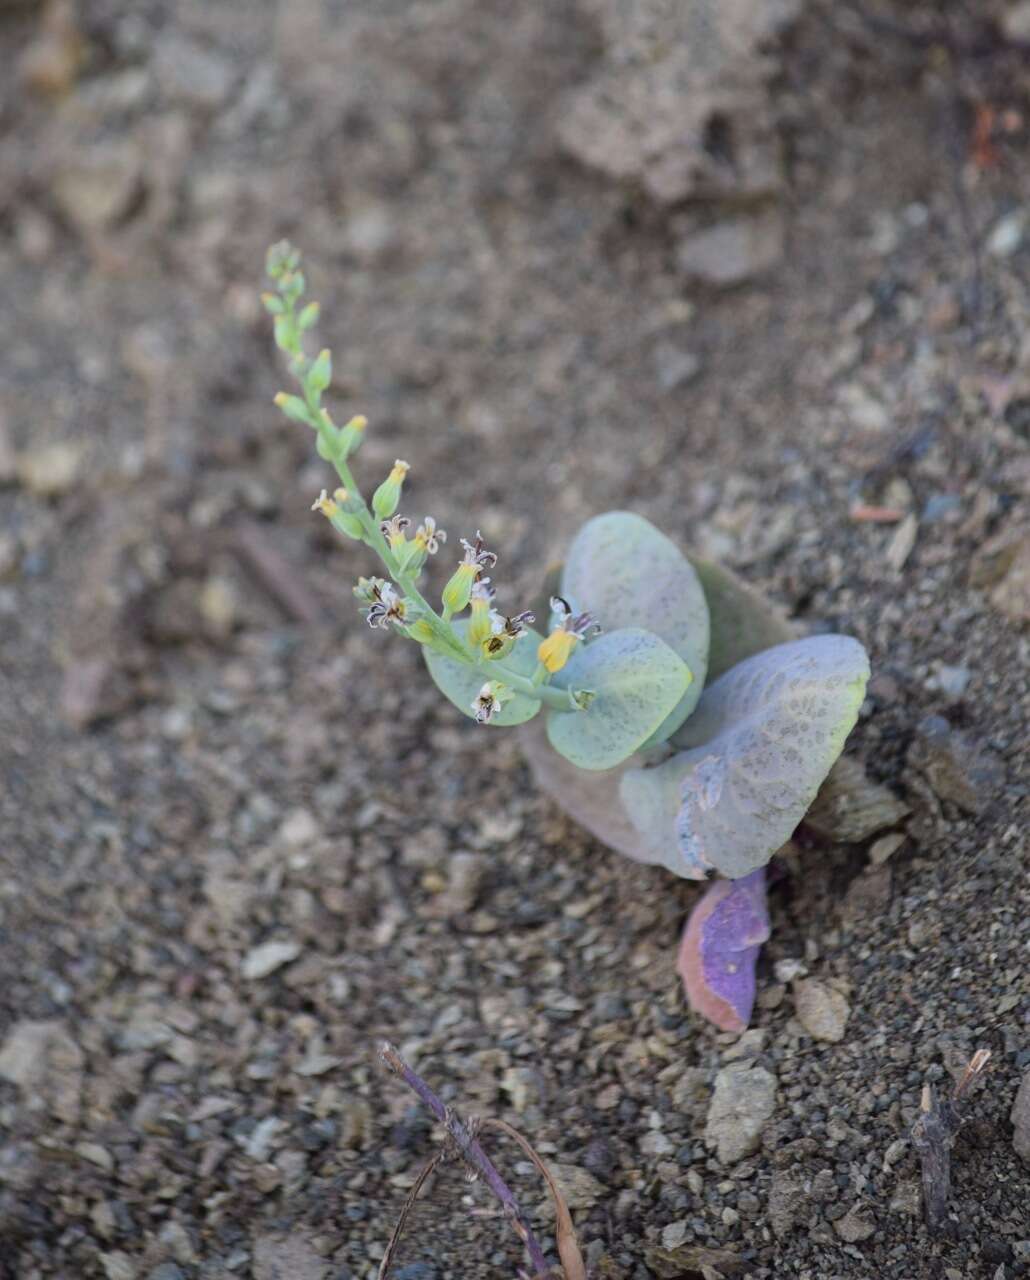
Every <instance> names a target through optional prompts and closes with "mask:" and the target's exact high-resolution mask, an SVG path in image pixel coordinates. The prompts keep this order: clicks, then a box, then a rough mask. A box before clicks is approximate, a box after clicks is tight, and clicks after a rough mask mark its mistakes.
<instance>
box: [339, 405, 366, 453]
mask: <svg viewBox="0 0 1030 1280" xmlns="http://www.w3.org/2000/svg"><path fill="white" fill-rule="evenodd" d="M367 426H368V419H367V418H366V417H365V416H364V415H363V414H360V413H359V414H358V415H357V417H354V418H351V420H350V422H347V423H345V424H344V426H343V427H342V428H341V430H340V445H339V448H340V451H339V454H338V455H337V456H338V457H341V458H344V459H346V458H349V457H350V455H351V454H352V453H357V451H358V449H359V448H360V447H361V442H362V440H364V438H365V428H366V427H367Z"/></svg>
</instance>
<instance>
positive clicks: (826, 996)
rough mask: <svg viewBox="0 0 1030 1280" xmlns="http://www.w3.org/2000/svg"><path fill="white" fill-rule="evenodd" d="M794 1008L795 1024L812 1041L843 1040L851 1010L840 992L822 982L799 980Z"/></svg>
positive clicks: (795, 990) (830, 1041)
mask: <svg viewBox="0 0 1030 1280" xmlns="http://www.w3.org/2000/svg"><path fill="white" fill-rule="evenodd" d="M794 1008H795V1012H796V1013H797V1018H798V1022H800V1023H801V1025H802V1026H803V1027H804V1028H805V1030H806V1031H807V1032H808V1034H809V1035H810V1036H811V1037H812V1038H813V1039H814V1040H823V1041H826V1042H827V1043H828V1044H836V1043H837V1042H838V1041H840V1040H843V1039H844V1028H845V1027H846V1025H847V1021H848V1016H849V1014H850V1013H851V1008H850V1006H849V1004H848V1002H847V1000H845V998H844V997H843V996H842V995H841V993H840V992H839V991H835V990H834V989H833V987H831V986H828V985H827V984H826V983H825V982H820V981H819V979H818V978H804V979H802V981H800V982H799V983H798V984H797V986H796V987H795V988H794Z"/></svg>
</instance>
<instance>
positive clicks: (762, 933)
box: [520, 512, 869, 1030]
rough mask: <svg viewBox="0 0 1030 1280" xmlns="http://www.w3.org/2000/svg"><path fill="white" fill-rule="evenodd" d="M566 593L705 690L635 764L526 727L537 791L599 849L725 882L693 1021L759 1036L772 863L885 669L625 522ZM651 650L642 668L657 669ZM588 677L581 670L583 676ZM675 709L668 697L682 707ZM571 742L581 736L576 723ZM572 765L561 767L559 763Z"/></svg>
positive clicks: (689, 939)
mask: <svg viewBox="0 0 1030 1280" xmlns="http://www.w3.org/2000/svg"><path fill="white" fill-rule="evenodd" d="M558 591H559V593H560V595H561V596H562V597H563V598H564V599H565V600H567V601H568V602H569V603H570V606H571V607H572V608H574V609H576V610H579V609H584V610H589V611H590V613H591V614H592V615H593V616H594V617H595V618H596V619H597V621H598V622H599V623H600V624H601V627H602V628H603V632H602V636H601V637H599V638H598V639H597V640H594V641H592V642H591V643H589V644H587V645H585V646H584V647H583V649H582V651H581V654H580V655H577V656H578V657H579V661H580V662H581V663H582V666H583V667H584V668H587V667H588V666H589V664H590V655H591V650H592V649H595V648H597V649H598V653H599V654H600V652H601V650H602V647H603V637H604V635H605V634H606V633H609V632H616V633H619V634H625V629H626V628H630V627H634V626H638V627H642V628H646V631H647V632H650V633H652V634H653V635H655V636H657V637H658V639H659V640H660V641H661V642H663V643H662V646H661V654H662V656H663V658H665V660H666V663H667V664H668V662H669V659H668V658H667V656H666V655H668V653H669V652H670V651H671V653H673V654H676V655H678V657H679V659H680V660H681V661H682V663H683V664H685V665H686V667H687V669H688V670H689V672H690V675H691V677H692V679H691V680H690V683H689V684H688V686H687V688H686V691H685V692H684V693H683V694H682V696H681V697H680V698H679V701H678V702H677V703H676V705H675V706H672V707H671V709H670V710H669V712H668V713H667V714H666V715H665V716H664V718H663V719H662V723H661V724H660V725H659V726H658V728H657V729H656V730H655V731H654V732H653V733H652V734H651V735H650V736H649V737H648V738H647V739H646V740H644V741H641V739H640V736H639V735H638V736H637V738H636V740H635V743H634V746H633V749H632V752H631V753H630V752H629V751H624V752H623V755H622V758H621V759H617V758H616V757H617V756H618V755H619V751H618V750H617V749H616V750H608V751H606V752H602V751H600V750H598V751H597V752H593V749H592V748H588V749H587V751H586V754H581V755H579V756H577V755H576V753H575V752H570V751H566V750H562V743H561V741H560V740H556V735H555V732H554V721H555V719H556V717H554V716H552V718H551V724H550V725H549V726H548V727H547V728H546V729H545V727H544V726H543V724H542V723H541V721H542V719H543V717H540V718H538V719H537V720H536V721H533V722H530V723H529V724H526V725H525V726H524V727H523V728H522V729H521V730H520V733H521V734H522V740H523V746H524V749H525V752H526V756H527V759H528V761H529V764H530V767H531V769H532V771H533V775H534V777H535V779H536V781H537V783H538V784H539V785H540V786H541V788H542V789H543V790H544V791H546V792H547V793H548V794H550V795H551V796H553V797H554V799H555V800H556V801H557V802H558V803H559V804H560V805H561V806H562V808H563V809H565V811H566V812H567V813H568V814H569V815H570V816H571V817H572V818H574V819H575V820H576V821H577V822H579V823H580V824H581V825H582V826H584V827H585V828H586V829H587V830H589V831H590V832H591V833H592V834H593V835H595V836H596V837H597V838H598V839H599V840H601V841H602V842H604V843H605V844H607V845H608V846H610V847H611V848H613V849H616V850H617V851H618V852H620V853H622V854H624V855H625V856H627V857H629V858H633V859H635V860H636V861H639V862H646V863H654V864H657V865H660V866H664V867H666V868H668V869H669V870H670V871H672V872H674V873H675V874H676V875H678V876H681V877H684V878H686V879H692V880H703V879H706V878H707V877H709V876H710V875H711V874H712V873H713V872H714V873H717V874H718V875H719V876H721V877H724V879H720V880H716V881H715V882H714V883H713V884H712V885H711V887H710V888H709V889H708V890H707V892H706V893H705V894H704V895H703V896H702V898H701V899H700V900H699V901H698V903H697V905H696V906H695V907H694V910H693V912H692V914H691V916H690V919H689V921H688V923H687V927H686V929H685V931H684V934H683V940H682V944H681V949H680V959H679V972H680V975H681V977H682V979H683V982H684V987H685V990H686V994H687V999H688V1001H689V1003H690V1005H691V1007H692V1008H694V1009H695V1010H697V1011H698V1012H699V1013H701V1014H703V1015H704V1016H705V1017H707V1018H708V1019H709V1020H710V1021H712V1022H714V1023H715V1024H716V1025H717V1026H719V1027H721V1028H722V1029H724V1030H743V1029H744V1028H745V1027H746V1026H747V1023H748V1021H749V1019H750V1016H751V1010H752V1005H753V1003H754V996H755V965H756V962H757V959H758V955H759V953H760V950H761V945H762V943H763V942H764V941H765V940H766V939H767V938H768V936H769V919H768V912H767V909H766V900H765V870H764V868H765V866H766V864H767V863H768V862H769V860H770V858H772V856H773V855H774V854H775V853H776V851H777V850H778V849H780V848H781V847H782V846H783V845H784V844H785V843H786V842H787V841H788V840H789V839H790V837H791V835H792V834H793V832H794V831H795V829H796V828H797V826H798V825H799V824H800V822H801V821H802V819H803V818H804V817H805V814H806V812H807V811H808V809H809V807H810V805H811V804H812V802H813V801H814V800H815V798H816V795H817V793H818V792H819V789H820V787H821V785H822V784H823V782H824V780H825V779H826V777H827V775H828V774H829V772H830V770H831V768H832V767H833V765H834V763H835V761H836V760H837V759H838V757H839V756H840V754H841V751H842V750H843V747H844V742H845V739H846V738H847V736H848V734H849V733H850V731H851V729H852V728H853V726H854V724H855V721H856V719H857V717H858V711H859V708H860V706H861V704H862V700H863V698H864V696H865V688H866V682H867V680H868V678H869V663H868V659H867V657H866V653H865V650H864V649H863V648H862V646H861V645H860V644H859V643H858V641H857V640H854V639H852V638H851V637H848V636H841V635H819V636H812V637H806V638H798V637H797V635H796V633H795V631H794V629H793V628H792V627H791V626H790V624H789V623H787V622H786V621H785V620H784V619H783V617H782V616H781V615H780V614H778V613H777V612H776V610H775V609H774V608H773V607H772V606H771V605H770V604H769V603H768V602H767V601H765V600H763V599H762V598H761V597H760V596H759V595H757V594H756V593H755V592H754V591H752V590H751V589H750V588H748V587H747V586H745V585H744V584H743V583H742V582H740V581H739V580H738V579H737V578H736V577H735V576H734V575H733V574H732V573H730V572H729V571H728V570H726V569H723V568H721V567H719V566H716V565H714V564H712V563H710V562H707V561H704V560H701V559H698V558H694V557H688V556H686V555H683V554H682V553H681V552H680V551H679V549H678V548H676V547H675V545H674V544H673V543H672V542H670V541H669V539H667V538H666V537H665V536H664V535H663V534H661V533H659V532H658V530H656V529H654V528H653V527H652V526H651V525H650V524H648V522H647V521H646V520H643V519H642V518H641V517H639V516H635V515H630V514H628V513H625V512H613V513H609V514H608V515H606V516H599V517H597V518H596V519H594V520H591V521H589V522H588V524H586V525H585V526H584V528H583V529H582V530H581V531H580V533H579V534H578V535H577V537H576V538H575V539H574V541H573V544H572V546H571V548H570V550H569V555H568V557H567V559H566V561H565V564H564V566H563V567H562V569H561V576H560V580H559V586H558ZM647 660H648V658H647V654H646V653H645V652H644V651H643V650H641V651H640V653H639V656H638V659H637V666H638V669H639V667H640V666H641V665H644V664H646V662H647ZM574 674H575V673H574ZM668 703H669V700H668V699H667V704H668ZM557 720H558V723H559V725H560V730H561V732H563V733H567V734H569V735H574V734H575V732H576V729H577V726H576V724H575V721H574V720H570V718H569V717H568V716H566V717H560V716H559V717H557ZM559 753H560V754H559Z"/></svg>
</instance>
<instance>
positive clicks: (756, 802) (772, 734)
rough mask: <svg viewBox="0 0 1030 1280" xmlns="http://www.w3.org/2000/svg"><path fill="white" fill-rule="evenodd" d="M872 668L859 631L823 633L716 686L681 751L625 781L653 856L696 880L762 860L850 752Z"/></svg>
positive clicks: (678, 739)
mask: <svg viewBox="0 0 1030 1280" xmlns="http://www.w3.org/2000/svg"><path fill="white" fill-rule="evenodd" d="M868 678H869V660H868V658H867V657H866V653H865V650H864V649H863V648H862V646H861V645H860V644H859V643H858V641H857V640H853V639H852V638H851V637H849V636H835V635H824V636H813V637H810V638H809V639H805V640H794V641H792V642H791V643H789V644H781V645H776V646H775V647H774V648H771V649H765V650H763V651H762V652H761V653H758V654H755V656H754V657H751V658H748V659H746V660H745V661H744V662H741V663H739V664H738V665H737V666H735V667H732V668H731V669H730V670H729V671H727V672H726V674H725V675H723V676H720V677H719V679H718V680H716V681H715V682H714V683H713V684H711V685H709V687H708V688H707V689H706V690H705V692H704V694H703V696H702V698H701V701H700V702H699V703H698V707H697V710H696V711H695V712H694V714H693V715H692V716H691V718H690V720H688V721H687V723H686V724H685V725H684V726H683V728H682V729H680V731H679V732H678V733H677V734H676V736H675V737H674V739H673V740H672V744H671V745H673V746H674V747H679V748H681V750H680V751H679V753H678V754H677V755H675V756H672V757H671V758H670V759H669V760H667V761H665V762H664V763H662V764H660V765H658V766H656V767H655V768H652V769H629V770H627V771H626V773H625V775H624V776H623V779H622V783H621V787H620V794H621V797H622V802H623V806H624V807H625V809H626V811H627V813H628V814H629V816H630V818H631V820H632V821H633V823H634V825H635V826H636V827H637V829H638V830H639V831H640V832H641V836H642V839H644V840H645V842H646V844H647V846H648V848H649V849H650V850H651V852H652V854H653V855H654V857H655V861H658V862H661V863H663V864H664V865H665V866H667V867H669V868H670V870H673V871H675V872H676V873H677V874H678V875H681V876H687V877H689V878H691V879H697V878H699V877H700V876H702V875H704V874H705V873H706V872H707V871H708V870H710V869H712V868H715V869H716V870H717V871H719V872H721V873H722V874H723V875H724V876H728V877H729V878H730V879H737V878H738V877H740V876H745V875H747V874H748V873H749V872H751V871H754V870H755V869H756V868H757V867H761V866H764V865H765V863H766V862H768V861H769V859H770V858H771V857H772V855H773V854H774V853H775V852H776V850H777V849H779V848H780V847H781V846H782V845H783V844H785V843H786V841H787V840H788V839H789V838H790V836H791V834H792V833H793V831H794V828H795V827H796V826H797V825H798V823H799V822H800V821H801V819H802V818H803V817H804V816H805V813H806V811H807V809H808V806H809V805H810V804H811V803H812V801H813V800H814V799H815V796H816V792H817V791H818V790H819V787H820V784H821V783H822V781H823V779H824V778H825V777H826V775H827V774H828V773H829V771H830V768H831V766H832V765H833V763H834V761H835V760H836V759H837V757H838V756H839V755H840V753H841V751H842V749H843V747H844V740H845V739H846V738H847V736H848V734H849V733H850V732H851V730H852V728H853V727H854V724H855V720H856V719H857V717H858V709H859V707H860V706H861V705H862V699H863V698H864V696H865V686H866V681H867V680H868Z"/></svg>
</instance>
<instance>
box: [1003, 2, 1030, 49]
mask: <svg viewBox="0 0 1030 1280" xmlns="http://www.w3.org/2000/svg"><path fill="white" fill-rule="evenodd" d="M1001 29H1002V31H1003V32H1004V34H1005V39H1006V40H1012V41H1014V42H1015V43H1026V42H1030V0H1017V2H1016V4H1010V5H1009V7H1008V8H1007V9H1006V10H1005V11H1004V13H1003V14H1002V15H1001Z"/></svg>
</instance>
